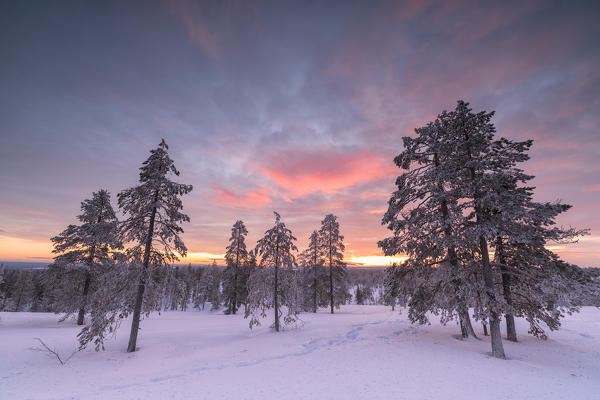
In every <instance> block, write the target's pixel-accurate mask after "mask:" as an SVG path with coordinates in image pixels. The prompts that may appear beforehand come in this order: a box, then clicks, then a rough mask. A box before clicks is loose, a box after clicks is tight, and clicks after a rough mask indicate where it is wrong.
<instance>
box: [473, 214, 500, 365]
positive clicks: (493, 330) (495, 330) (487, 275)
mask: <svg viewBox="0 0 600 400" xmlns="http://www.w3.org/2000/svg"><path fill="white" fill-rule="evenodd" d="M477 219H479V218H477ZM479 247H480V249H481V256H482V261H483V280H484V282H485V288H486V289H487V290H486V292H487V295H488V308H489V310H490V334H491V337H492V356H494V357H496V358H506V355H505V354H504V346H503V345H502V336H501V334H500V316H499V315H498V313H497V312H496V311H495V310H494V306H493V303H494V301H495V299H494V292H495V288H494V275H493V273H492V267H491V266H490V255H489V253H488V246H487V241H486V240H485V238H484V237H483V235H481V236H479Z"/></svg>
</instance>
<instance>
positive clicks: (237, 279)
mask: <svg viewBox="0 0 600 400" xmlns="http://www.w3.org/2000/svg"><path fill="white" fill-rule="evenodd" d="M247 235H248V230H247V229H246V226H245V225H244V222H243V221H236V223H235V224H233V227H232V228H231V237H230V238H229V245H228V246H227V248H226V250H225V261H226V263H227V268H226V269H225V272H224V282H223V289H224V291H225V301H226V303H227V311H226V313H227V314H235V313H236V312H237V310H238V308H239V304H240V303H239V301H240V300H242V299H241V297H242V296H243V293H241V292H242V291H243V290H242V288H243V287H244V286H246V285H247V281H245V280H243V278H244V277H245V275H244V274H242V271H241V268H242V267H243V265H244V262H245V261H246V259H247V258H248V250H247V249H246V241H245V240H246V236H247Z"/></svg>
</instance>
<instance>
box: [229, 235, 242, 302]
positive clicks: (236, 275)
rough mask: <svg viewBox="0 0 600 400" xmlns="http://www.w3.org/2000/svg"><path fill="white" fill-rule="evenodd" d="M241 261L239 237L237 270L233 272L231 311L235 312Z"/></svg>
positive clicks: (236, 254)
mask: <svg viewBox="0 0 600 400" xmlns="http://www.w3.org/2000/svg"><path fill="white" fill-rule="evenodd" d="M239 263H240V244H239V239H238V243H237V249H236V251H235V270H234V272H233V307H232V309H231V312H232V313H233V314H235V313H236V312H237V277H238V264H239Z"/></svg>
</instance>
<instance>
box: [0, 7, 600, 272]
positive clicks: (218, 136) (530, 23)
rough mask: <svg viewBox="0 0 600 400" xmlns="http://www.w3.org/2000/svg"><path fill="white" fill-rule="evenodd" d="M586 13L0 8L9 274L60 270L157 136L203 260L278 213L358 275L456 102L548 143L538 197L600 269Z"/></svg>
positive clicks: (257, 232)
mask: <svg viewBox="0 0 600 400" xmlns="http://www.w3.org/2000/svg"><path fill="white" fill-rule="evenodd" d="M598 4H599V3H598V2H593V1H590V2H585V1H573V2H571V1H564V2H552V1H527V2H523V1H515V2H510V1H506V2H505V1H502V2H499V1H494V2H489V3H487V4H486V3H485V2H473V3H472V4H469V2H449V1H440V2H435V1H391V2H377V1H356V2H351V1H339V2H324V1H323V2H310V1H298V2H285V1H273V2H270V1H256V2H255V1H214V2H200V1H198V2H196V1H194V2H193V1H189V2H188V1H173V2H167V1H165V2H150V1H144V2H142V1H140V2H135V1H131V2H112V1H99V2H87V1H73V2H66V1H65V2H63V1H61V2H49V1H47V2H42V1H40V2H38V3H37V4H36V2H30V1H21V2H19V1H14V2H2V5H0V60H1V62H0V135H1V142H0V143H1V145H0V261H47V260H49V259H50V258H51V257H52V255H51V253H50V250H51V246H50V242H49V238H50V237H51V236H53V235H56V234H58V233H59V232H60V231H61V230H63V229H64V228H65V227H66V225H67V224H69V223H74V222H75V216H76V215H78V214H79V211H80V210H79V206H80V202H81V201H82V200H83V199H86V198H89V197H90V196H91V193H92V192H93V191H96V190H98V189H100V188H106V189H108V190H109V191H110V192H111V193H112V196H113V200H114V201H113V205H114V206H115V207H116V194H117V193H118V192H119V191H120V190H122V189H124V188H126V187H130V186H133V185H135V184H136V182H137V179H138V168H139V167H140V165H141V163H142V162H143V161H144V160H145V159H146V158H147V157H148V155H149V151H150V150H151V149H152V148H155V147H156V146H157V145H158V143H159V142H160V140H161V138H162V137H164V138H165V140H166V141H167V143H168V144H169V146H170V154H171V156H172V158H173V159H174V160H175V163H176V166H177V167H178V168H179V170H180V171H181V176H180V177H179V178H178V180H179V181H180V182H183V183H189V184H192V185H193V186H194V190H193V192H192V193H191V194H190V195H188V196H186V197H185V198H184V210H185V211H186V212H187V213H188V214H189V215H190V217H191V223H189V224H186V225H184V229H185V234H184V236H183V239H184V241H185V243H186V245H187V246H188V248H189V252H190V256H189V257H188V258H187V259H184V260H183V262H193V263H196V262H206V261H210V259H211V258H219V257H221V256H222V254H223V253H224V251H225V246H226V244H227V239H228V238H229V234H230V229H231V225H232V224H233V223H234V222H235V221H236V220H237V219H242V220H244V222H245V223H246V225H247V227H248V230H249V231H250V234H249V236H248V244H249V245H250V246H254V244H255V243H256V240H257V239H258V238H259V237H260V236H261V235H262V234H263V233H264V231H265V230H266V229H268V228H269V227H270V225H271V224H272V223H273V213H272V211H273V210H276V211H278V212H279V213H280V214H281V215H282V218H283V220H284V222H285V223H286V224H287V225H288V227H290V228H291V229H292V230H293V232H294V233H295V235H296V236H297V237H298V239H299V247H300V248H303V247H304V246H305V244H306V242H307V238H308V235H309V234H310V233H311V231H312V230H314V229H318V227H319V226H320V221H321V220H322V219H323V217H324V216H325V215H326V214H327V213H334V214H336V215H338V216H339V220H340V224H341V230H342V233H343V234H345V237H346V240H345V241H346V244H347V251H346V258H347V259H348V260H349V261H354V262H357V263H361V262H362V263H366V264H387V263H388V262H389V260H384V259H373V258H367V259H364V258H361V257H373V256H381V252H380V251H379V249H378V248H377V241H378V240H380V239H382V238H384V237H385V236H386V235H388V232H387V231H386V229H385V228H384V227H382V226H381V225H380V221H381V217H382V215H383V212H384V210H385V209H386V207H387V206H386V202H387V200H388V198H389V196H390V193H391V191H393V190H394V185H393V183H394V180H395V177H396V176H397V175H398V173H399V170H398V169H397V168H396V167H395V166H394V164H393V161H392V160H393V157H394V156H395V155H397V154H398V153H400V152H401V151H402V140H401V138H402V136H405V135H410V134H412V131H413V129H414V128H415V127H417V126H422V125H424V124H425V123H426V122H427V121H430V120H432V119H433V118H435V115H436V114H437V113H438V112H440V111H442V110H443V109H451V108H453V107H454V105H455V102H456V100H457V99H463V100H465V101H469V102H470V103H471V105H472V107H473V108H474V110H475V111H480V110H488V111H489V110H496V112H497V114H496V117H495V119H494V121H495V123H496V126H497V128H498V135H499V136H506V137H509V138H512V139H518V140H521V139H528V138H533V139H534V140H535V142H534V146H533V149H532V151H531V157H532V160H531V161H529V162H528V163H527V165H526V170H527V172H529V173H531V174H533V175H535V176H536V179H535V180H534V181H533V183H534V185H536V186H537V190H536V199H537V200H539V201H552V200H557V199H561V200H563V201H564V202H566V203H569V204H572V205H573V209H572V210H570V211H569V212H567V213H565V214H564V215H563V216H561V218H560V219H559V223H560V224H562V225H565V226H568V225H572V226H574V227H578V228H590V229H591V235H589V236H587V237H585V238H584V239H582V240H581V241H580V242H579V243H578V244H575V245H568V246H563V245H557V246H553V247H552V248H553V249H554V250H556V251H557V252H558V253H560V255H561V256H562V257H563V258H564V259H565V260H567V261H570V262H573V263H576V264H578V265H580V266H600V217H599V215H600V131H599V130H600V67H599V66H600V23H599V22H598V21H600V7H599V6H598Z"/></svg>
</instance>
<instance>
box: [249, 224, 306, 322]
mask: <svg viewBox="0 0 600 400" xmlns="http://www.w3.org/2000/svg"><path fill="white" fill-rule="evenodd" d="M273 213H274V214H275V225H274V226H273V227H272V228H271V229H269V230H267V231H266V232H265V235H264V236H263V237H262V238H261V239H260V240H259V241H258V243H257V244H256V254H258V255H259V256H260V257H261V261H260V267H259V268H257V269H256V270H255V271H254V273H253V274H252V276H251V277H250V281H249V294H248V309H247V310H246V315H245V317H248V316H251V319H250V328H252V327H253V326H254V325H259V324H260V318H261V317H265V316H266V310H267V309H269V308H273V310H274V315H275V320H274V324H273V327H274V329H275V331H276V332H279V330H280V317H281V310H280V306H281V305H283V306H286V307H287V315H286V317H285V318H284V322H288V323H291V322H293V321H294V320H295V314H296V313H297V305H295V304H292V301H295V300H297V295H296V294H295V293H294V294H290V293H284V290H285V289H286V288H293V287H296V285H294V284H292V283H291V282H287V281H288V280H292V279H294V278H296V274H288V273H287V272H288V271H284V274H283V276H282V277H281V278H283V280H284V282H280V276H279V275H280V267H282V266H283V267H288V268H286V270H291V269H292V267H294V266H295V264H296V258H295V256H294V252H296V251H298V248H297V247H296V245H295V244H294V242H295V241H296V237H294V235H293V234H292V231H291V230H290V229H288V228H287V227H286V226H285V224H284V223H283V222H281V216H280V215H279V214H278V213H276V212H273Z"/></svg>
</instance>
